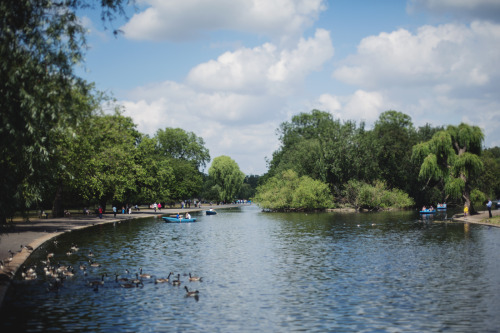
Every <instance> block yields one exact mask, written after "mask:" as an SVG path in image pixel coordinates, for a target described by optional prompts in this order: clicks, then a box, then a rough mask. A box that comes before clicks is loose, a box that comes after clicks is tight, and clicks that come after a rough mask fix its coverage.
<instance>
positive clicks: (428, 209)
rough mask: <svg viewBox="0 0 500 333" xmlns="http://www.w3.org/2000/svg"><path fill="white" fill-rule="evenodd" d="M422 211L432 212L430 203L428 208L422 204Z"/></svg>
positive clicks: (432, 208)
mask: <svg viewBox="0 0 500 333" xmlns="http://www.w3.org/2000/svg"><path fill="white" fill-rule="evenodd" d="M422 211H423V212H433V211H434V207H433V206H432V205H430V206H429V207H428V208H427V207H426V206H423V207H422Z"/></svg>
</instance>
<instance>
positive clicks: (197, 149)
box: [156, 128, 210, 169]
mask: <svg viewBox="0 0 500 333" xmlns="http://www.w3.org/2000/svg"><path fill="white" fill-rule="evenodd" d="M156 138H157V140H158V150H159V151H160V153H161V154H162V155H163V156H166V157H171V158H175V159H180V160H185V161H189V162H192V163H194V165H195V166H196V168H198V169H199V168H201V167H205V166H206V164H207V163H208V162H209V161H210V153H209V151H208V149H207V148H205V141H203V138H201V137H198V136H197V135H196V134H194V133H193V132H187V131H185V130H183V129H182V128H165V129H164V130H163V129H159V130H158V131H157V132H156Z"/></svg>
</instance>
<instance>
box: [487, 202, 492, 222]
mask: <svg viewBox="0 0 500 333" xmlns="http://www.w3.org/2000/svg"><path fill="white" fill-rule="evenodd" d="M486 207H487V208H488V213H489V214H490V219H491V217H492V215H491V200H490V199H489V198H488V203H486Z"/></svg>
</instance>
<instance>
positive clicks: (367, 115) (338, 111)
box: [316, 90, 386, 124]
mask: <svg viewBox="0 0 500 333" xmlns="http://www.w3.org/2000/svg"><path fill="white" fill-rule="evenodd" d="M316 108H317V109H319V110H323V111H327V112H330V113H331V114H332V115H333V116H334V117H335V118H339V119H341V120H354V121H356V122H358V123H359V122H361V121H363V122H367V123H369V124H372V123H373V122H375V120H377V118H378V116H379V114H380V113H381V112H383V111H385V110H386V104H385V101H384V98H383V96H382V94H381V93H379V92H375V91H374V92H368V91H364V90H357V91H355V92H354V93H353V94H351V95H347V96H334V95H331V94H322V95H321V96H320V97H319V99H318V105H317V106H316Z"/></svg>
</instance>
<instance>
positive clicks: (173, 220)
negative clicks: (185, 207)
mask: <svg viewBox="0 0 500 333" xmlns="http://www.w3.org/2000/svg"><path fill="white" fill-rule="evenodd" d="M162 218H163V220H164V221H165V222H167V223H188V222H196V219H195V218H190V219H186V218H177V217H169V216H163V217H162Z"/></svg>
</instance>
